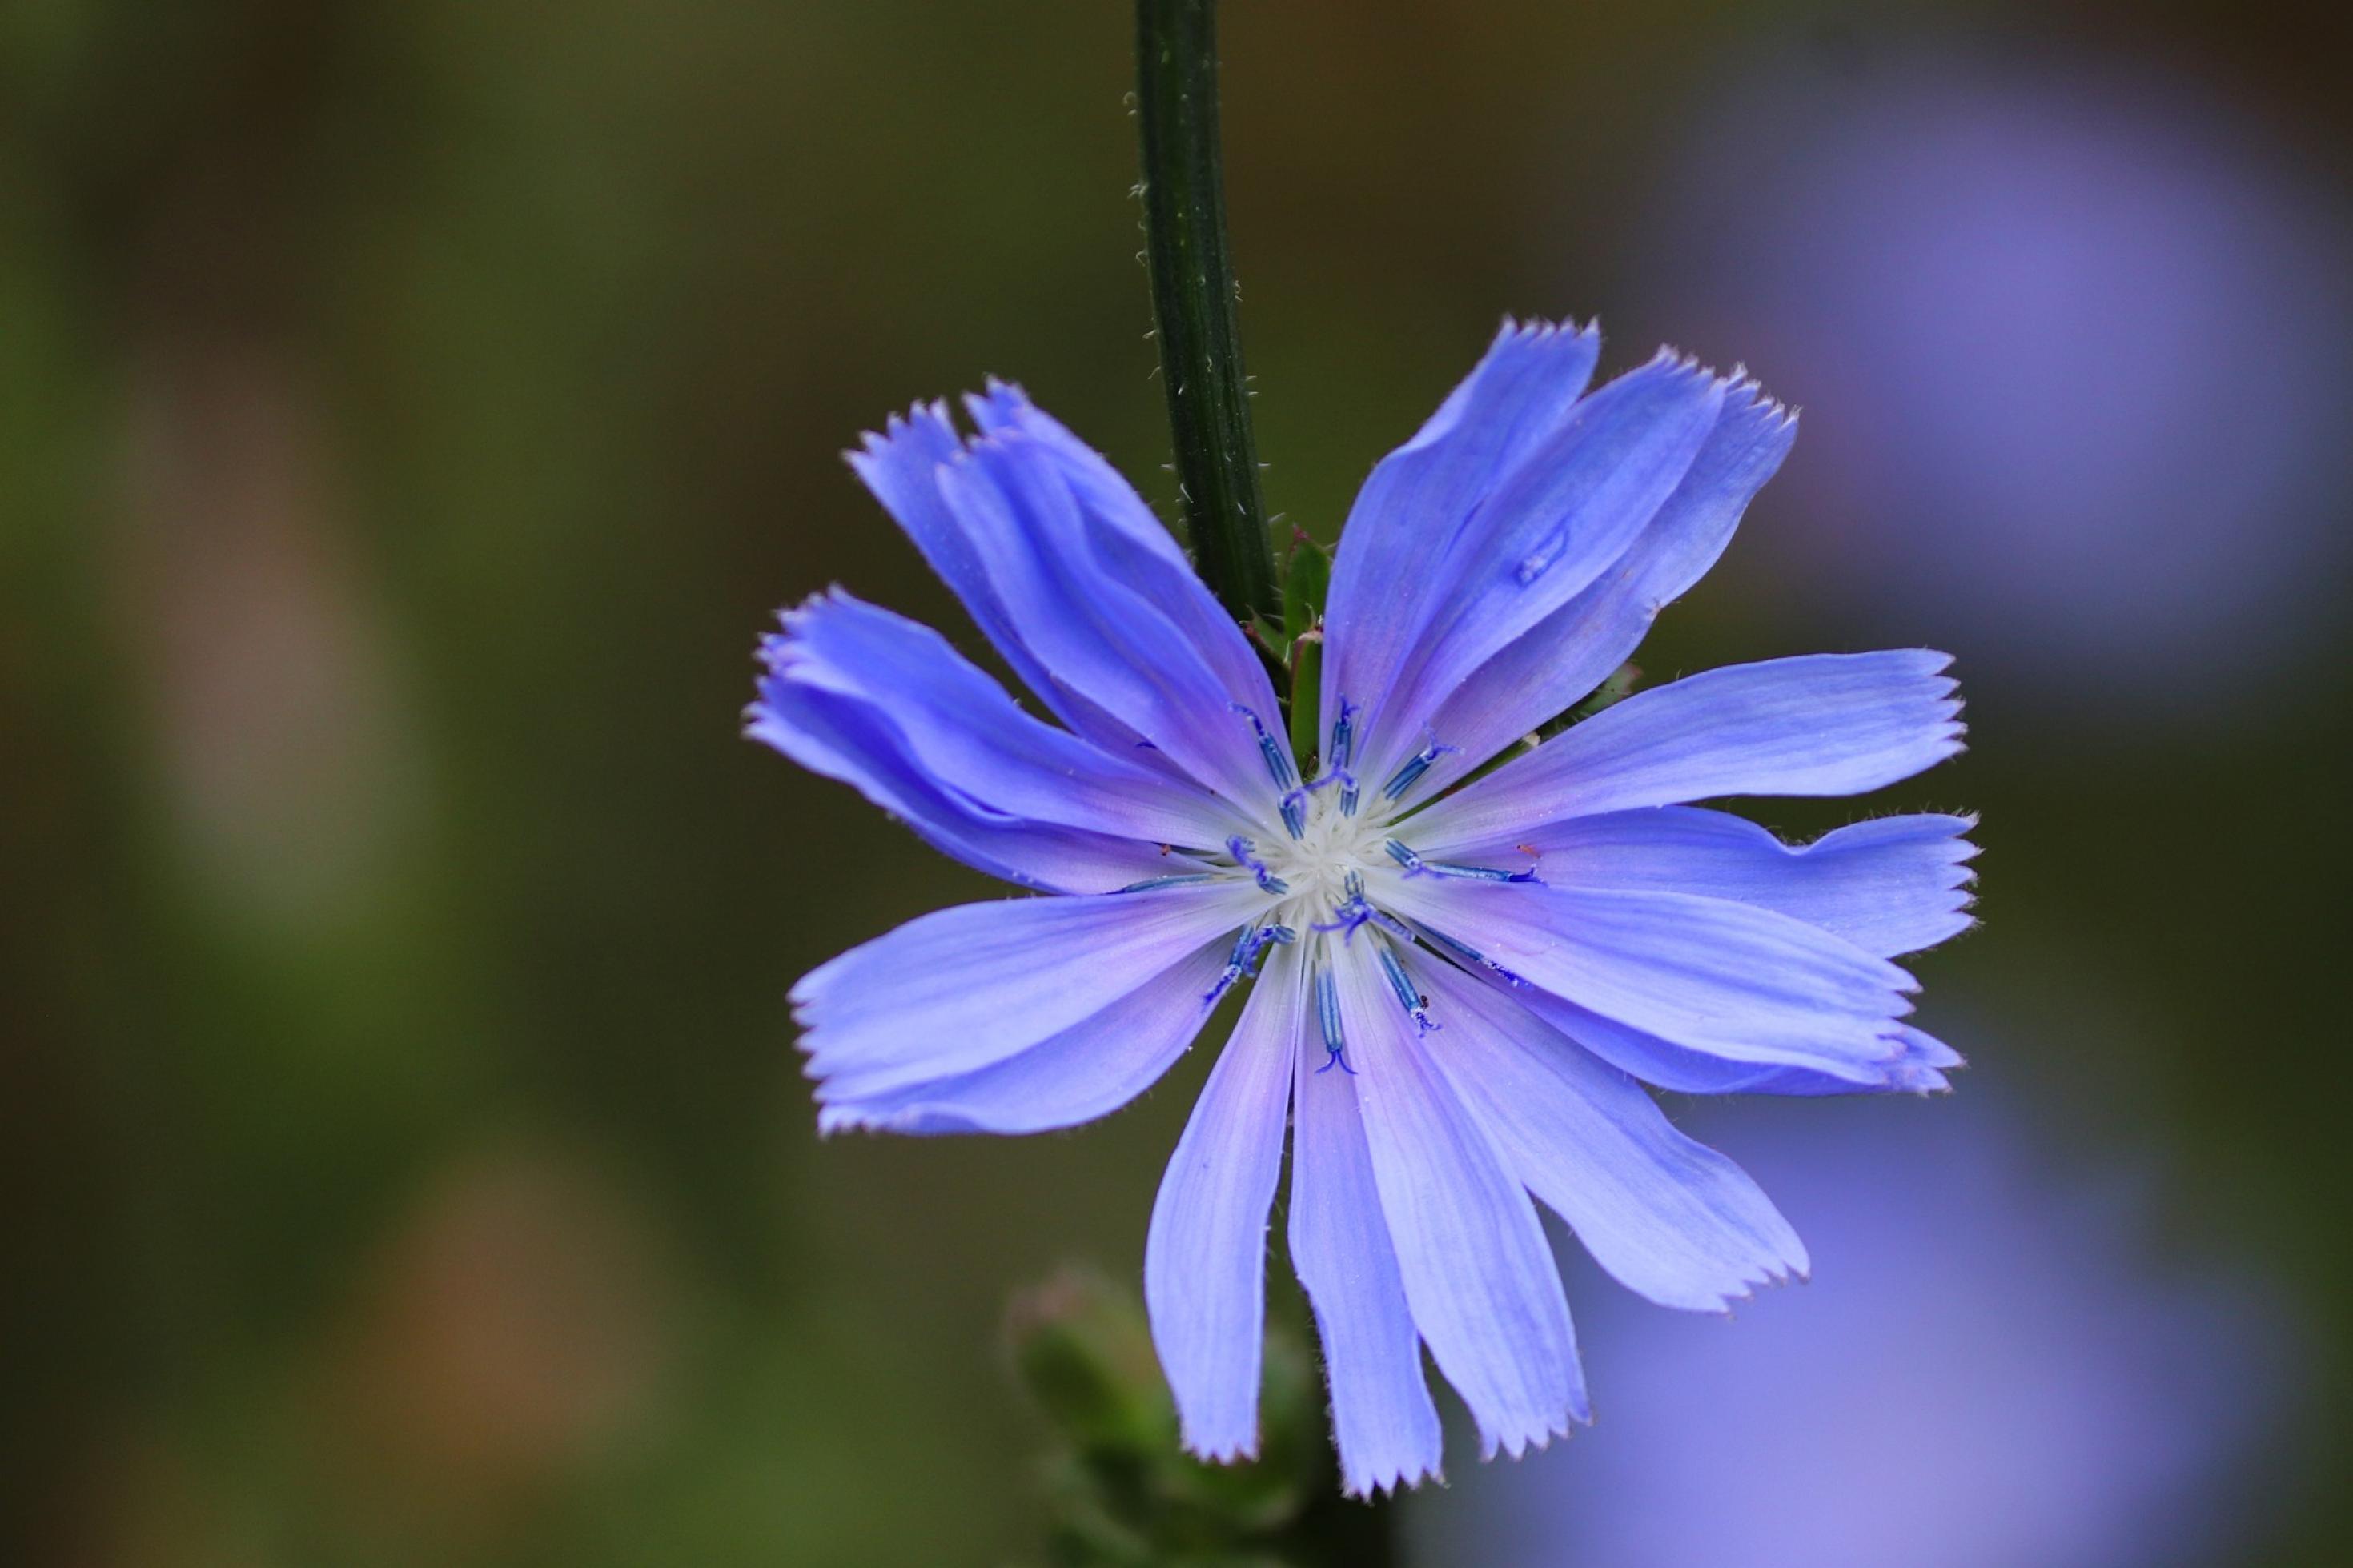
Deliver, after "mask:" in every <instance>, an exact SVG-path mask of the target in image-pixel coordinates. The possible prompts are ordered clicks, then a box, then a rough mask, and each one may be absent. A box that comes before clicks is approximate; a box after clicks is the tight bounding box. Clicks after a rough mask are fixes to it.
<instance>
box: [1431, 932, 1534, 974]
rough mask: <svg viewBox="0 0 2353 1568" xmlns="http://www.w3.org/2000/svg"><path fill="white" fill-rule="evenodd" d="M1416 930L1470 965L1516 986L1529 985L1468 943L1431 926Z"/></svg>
mask: <svg viewBox="0 0 2353 1568" xmlns="http://www.w3.org/2000/svg"><path fill="white" fill-rule="evenodd" d="M1415 929H1416V930H1418V931H1420V932H1421V934H1422V935H1424V936H1426V937H1428V938H1429V939H1430V941H1431V942H1435V943H1437V944H1438V945H1439V946H1440V947H1442V948H1445V949H1446V950H1447V951H1448V952H1451V953H1454V954H1455V955H1456V956H1458V957H1460V958H1462V959H1464V960H1466V961H1467V962H1469V963H1475V964H1477V965H1478V966H1479V967H1480V968H1482V969H1483V970H1486V971H1487V972H1488V973H1491V974H1495V975H1498V976H1501V977H1502V978H1503V979H1504V980H1505V981H1507V982H1509V983H1510V984H1514V985H1525V984H1527V982H1526V981H1525V980H1523V979H1521V978H1520V977H1519V976H1518V975H1516V974H1514V973H1512V972H1511V971H1510V970H1508V969H1506V968H1504V966H1503V965H1502V964H1500V963H1496V962H1495V961H1494V960H1493V959H1492V958H1490V957H1488V956H1487V955H1486V954H1485V953H1483V952H1480V951H1479V950H1478V949H1477V948H1475V947H1472V946H1471V945H1470V944H1469V943H1468V942H1457V941H1455V940H1454V939H1453V938H1452V937H1451V936H1449V935H1447V934H1446V933H1445V932H1444V931H1439V930H1437V929H1436V928H1434V927H1431V926H1417V927H1416V928H1415Z"/></svg>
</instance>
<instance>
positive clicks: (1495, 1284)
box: [1326, 942, 1593, 1456]
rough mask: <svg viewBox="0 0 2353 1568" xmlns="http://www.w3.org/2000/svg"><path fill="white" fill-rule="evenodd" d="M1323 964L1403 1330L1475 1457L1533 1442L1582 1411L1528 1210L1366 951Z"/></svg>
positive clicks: (1571, 1338) (1568, 1338)
mask: <svg viewBox="0 0 2353 1568" xmlns="http://www.w3.org/2000/svg"><path fill="white" fill-rule="evenodd" d="M1334 968H1335V973H1336V974H1337V976H1338V980H1339V987H1340V1009H1341V1016H1342V1017H1343V1019H1344V1020H1345V1029H1346V1034H1347V1042H1348V1050H1349V1053H1350V1055H1351V1056H1353V1057H1354V1058H1355V1071H1356V1100H1357V1104H1358V1106H1359V1108H1360V1109H1361V1110H1362V1112H1363V1117H1364V1126H1365V1143H1366V1148H1367V1149H1368V1150H1370V1152H1371V1153H1372V1158H1373V1180H1374V1184H1375V1185H1376V1186H1377V1188H1378V1189H1379V1192H1380V1196H1381V1214H1382V1215H1383V1216H1384V1217H1385V1218H1386V1219H1387V1220H1388V1227H1389V1237H1390V1240H1391V1242H1392V1244H1393V1245H1394V1246H1395V1247H1396V1248H1397V1258H1398V1277H1399V1278H1400V1279H1402V1280H1403V1281H1404V1284H1405V1295H1406V1300H1407V1301H1408V1302H1409V1304H1410V1305H1411V1307H1412V1309H1413V1321H1414V1326H1415V1327H1416V1328H1417V1329H1419V1331H1420V1332H1421V1337H1422V1341H1423V1342H1424V1343H1426V1344H1428V1345H1429V1346H1430V1357H1431V1359H1432V1360H1434V1361H1436V1362H1437V1363H1438V1369H1439V1371H1440V1372H1441V1373H1445V1374H1446V1380H1447V1382H1449V1383H1451V1384H1453V1385H1454V1388H1455V1391H1456V1392H1457V1393H1459V1394H1461V1396H1462V1401H1463V1403H1464V1404H1465V1405H1469V1406H1470V1409H1471V1415H1472V1420H1473V1421H1474V1422H1475V1423H1476V1424H1477V1426H1478V1427H1479V1435H1480V1443H1481V1447H1482V1452H1483V1453H1484V1454H1486V1455H1488V1456H1493V1454H1494V1452H1495V1451H1496V1450H1497V1449H1498V1448H1501V1449H1503V1450H1504V1451H1505V1452H1507V1453H1510V1454H1512V1455H1514V1456H1517V1455H1518V1454H1520V1453H1522V1452H1523V1451H1525V1449H1526V1448H1528V1447H1543V1446H1544V1445H1545V1444H1546V1443H1547V1442H1549V1441H1550V1440H1551V1439H1552V1437H1553V1436H1555V1435H1556V1434H1566V1433H1567V1430H1568V1424H1569V1422H1570V1421H1571V1420H1572V1419H1575V1420H1577V1421H1589V1420H1591V1419H1592V1418H1593V1417H1592V1411H1591V1408H1590V1406H1589V1405H1588V1403H1587V1401H1586V1395H1585V1382H1584V1377H1583V1375H1582V1373H1581V1372H1580V1371H1579V1369H1578V1366H1577V1340H1576V1335H1575V1334H1574V1332H1573V1331H1571V1329H1570V1327H1569V1321H1568V1300H1567V1297H1566V1296H1565V1295H1563V1294H1562V1291H1561V1286H1560V1273H1559V1270H1558V1269H1557V1268H1555V1267H1554V1263H1553V1257H1552V1251H1551V1248H1550V1247H1548V1246H1547V1245H1546V1241H1545V1236H1544V1227H1543V1226H1542V1225H1541V1224H1540V1223H1539V1222H1538V1221H1537V1219H1536V1213H1535V1206H1534V1205H1531V1204H1530V1203H1529V1202H1528V1194H1527V1193H1526V1191H1525V1189H1524V1188H1523V1187H1522V1186H1521V1185H1520V1183H1519V1180H1518V1178H1517V1177H1516V1176H1515V1175H1514V1173H1512V1172H1511V1171H1510V1170H1508V1169H1506V1168H1505V1165H1504V1161H1503V1159H1502V1157H1501V1156H1500V1155H1499V1154H1498V1152H1497V1151H1496V1149H1495V1147H1494V1145H1493V1143H1492V1142H1490V1141H1489V1139H1488V1137H1487V1134H1486V1132H1485V1131H1484V1129H1483V1128H1482V1126H1481V1124H1480V1121H1479V1120H1478V1118H1477V1117H1475V1116H1474V1115H1472V1112H1471V1110H1469V1109H1468V1108H1467V1107H1466V1106H1464V1104H1463V1103H1462V1100H1461V1098H1460V1097H1459V1096H1458V1095H1457V1094H1456V1093H1455V1092H1454V1090H1453V1089H1452V1088H1451V1086H1450V1085H1449V1084H1448V1083H1447V1081H1446V1079H1445V1078H1444V1077H1443V1076H1441V1074H1440V1072H1439V1070H1438V1068H1436V1067H1434V1066H1433V1065H1432V1064H1431V1062H1430V1056H1431V1055H1432V1054H1433V1053H1432V1051H1431V1050H1430V1049H1427V1048H1425V1047H1424V1044H1423V1042H1422V1041H1421V1039H1420V1038H1419V1037H1418V1035H1417V1032H1416V1031H1415V1029H1414V1028H1413V1027H1412V1026H1410V1025H1409V1022H1408V1020H1407V1017H1406V1015H1405V1012H1404V1010H1403V1009H1402V1008H1400V1007H1399V1006H1398V1000H1397V997H1396V995H1395V994H1394V993H1393V992H1392V991H1391V990H1390V988H1389V985H1388V982H1387V980H1386V979H1384V978H1383V977H1382V975H1381V973H1380V972H1379V970H1378V969H1377V968H1376V967H1375V963H1374V959H1373V957H1372V943H1370V942H1365V943H1361V944H1358V945H1356V946H1354V947H1350V946H1346V945H1343V946H1342V947H1341V948H1340V949H1339V950H1338V952H1336V953H1335V955H1334ZM1431 1038H1432V1039H1433V1040H1434V1041H1437V1042H1439V1044H1438V1047H1437V1048H1440V1049H1444V1048H1449V1047H1451V1042H1448V1041H1446V1040H1445V1039H1444V1037H1443V1036H1434V1037H1431ZM1326 1076H1330V1075H1326Z"/></svg>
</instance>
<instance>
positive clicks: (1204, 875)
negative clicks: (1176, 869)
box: [1120, 871, 1217, 893]
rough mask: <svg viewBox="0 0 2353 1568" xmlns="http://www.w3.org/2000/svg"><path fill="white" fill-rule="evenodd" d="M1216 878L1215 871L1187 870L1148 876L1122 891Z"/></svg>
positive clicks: (1147, 890) (1211, 880) (1169, 886)
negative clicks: (1172, 873)
mask: <svg viewBox="0 0 2353 1568" xmlns="http://www.w3.org/2000/svg"><path fill="white" fill-rule="evenodd" d="M1215 880H1217V873H1216V872H1214V871H1187V872H1185V873H1183V874H1182V875H1179V876H1174V877H1146V878H1145V879H1144V880H1143V881H1141V882H1130V883H1129V884H1128V885H1127V886H1126V887H1124V888H1122V889H1120V891H1121V892H1123V893H1148V892H1150V891H1152V889H1155V888H1176V887H1181V886H1183V885H1184V884H1186V883H1187V882H1213V881H1215Z"/></svg>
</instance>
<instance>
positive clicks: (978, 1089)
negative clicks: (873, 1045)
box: [817, 937, 1232, 1137]
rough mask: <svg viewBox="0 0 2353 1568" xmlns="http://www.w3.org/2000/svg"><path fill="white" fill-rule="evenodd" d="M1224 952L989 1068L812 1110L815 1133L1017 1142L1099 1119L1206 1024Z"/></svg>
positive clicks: (1191, 962)
mask: <svg viewBox="0 0 2353 1568" xmlns="http://www.w3.org/2000/svg"><path fill="white" fill-rule="evenodd" d="M1231 947H1232V944H1231V943H1230V942H1228V941H1226V940H1225V939H1224V938H1223V937H1220V938H1219V940H1217V941H1216V942H1210V943H1208V944H1207V945H1205V946H1203V947H1201V948H1199V949H1198V950H1197V951H1196V952H1194V953H1193V954H1192V955H1191V956H1190V957H1187V958H1185V959H1181V960H1179V961H1178V962H1177V963H1176V966H1175V967H1174V968H1171V969H1169V970H1168V971H1167V972H1166V973H1163V974H1162V975H1160V976H1159V977H1158V978H1157V979H1155V980H1153V981H1150V982H1148V983H1147V984H1145V985H1143V986H1141V987H1139V988H1138V989H1137V990H1135V991H1134V992H1132V993H1130V994H1128V995H1126V996H1124V997H1122V998H1120V999H1119V1000H1118V1001H1116V1002H1114V1003H1113V1004H1112V1005H1110V1006H1108V1007H1105V1008H1104V1009H1103V1011H1102V1012H1100V1013H1097V1014H1095V1015H1093V1016H1091V1017H1088V1018H1085V1019H1082V1020H1081V1021H1080V1022H1079V1023H1076V1024H1073V1025H1071V1026H1070V1027H1069V1028H1067V1029H1064V1030H1063V1031H1062V1032H1061V1033H1060V1034H1058V1035H1055V1036H1053V1037H1050V1038H1049V1039H1045V1040H1041V1041H1039V1043H1038V1044H1037V1045H1034V1046H1031V1047H1028V1048H1027V1049H1025V1050H1022V1051H1019V1052H1018V1053H1016V1054H1015V1055H1013V1056H1010V1057H1008V1058H1005V1059H1004V1060H1002V1061H999V1062H996V1063H994V1064H992V1065H990V1066H988V1067H984V1068H974V1069H973V1070H971V1071H969V1072H961V1073H955V1074H951V1075H950V1076H948V1077H946V1078H939V1079H923V1080H922V1081H920V1082H916V1083H912V1084H909V1085H908V1086H907V1087H905V1088H904V1089H897V1090H894V1091H890V1092H886V1093H882V1094H878V1095H875V1096H873V1097H871V1098H870V1099H866V1100H839V1099H837V1100H828V1102H827V1103H825V1104H823V1105H821V1106H819V1107H818V1119H817V1124H818V1131H822V1132H839V1131H847V1130H849V1129H853V1128H860V1129H864V1130H867V1131H875V1132H902V1133H909V1134H913V1135H916V1136H923V1137H928V1136H934V1135H938V1134H943V1133H960V1132H993V1133H999V1134H1008V1135H1009V1134H1018V1133H1027V1132H1044V1131H1050V1130H1052V1129H1055V1128H1060V1127H1076V1126H1078V1125H1079V1124H1080V1123H1081V1122H1084V1121H1093V1120H1095V1118H1097V1117H1099V1116H1108V1115H1110V1114H1111V1113H1112V1112H1113V1111H1114V1110H1118V1109H1119V1108H1120V1107H1121V1106H1123V1105H1125V1104H1126V1103H1127V1102H1128V1101H1129V1100H1134V1098H1135V1097H1136V1096H1137V1095H1139V1094H1142V1093H1143V1092H1144V1091H1145V1089H1150V1088H1151V1087H1152V1086H1153V1085H1154V1084H1155V1083H1157V1082H1158V1081H1159V1080H1160V1076H1161V1075H1162V1074H1163V1073H1165V1072H1166V1071H1167V1070H1168V1068H1169V1067H1170V1065H1171V1064H1172V1063H1174V1062H1175V1061H1176V1058H1178V1057H1180V1056H1182V1055H1183V1054H1184V1053H1185V1050H1186V1047H1188V1046H1190V1045H1191V1044H1192V1043H1193V1040H1194V1037H1196V1036H1198V1034H1199V1033H1200V1032H1201V1026H1202V1025H1203V1024H1205V1023H1207V1022H1208V1017H1209V1010H1208V1008H1206V1007H1204V1006H1202V1005H1200V1003H1201V999H1202V997H1204V996H1205V995H1207V994H1208V992H1209V989H1210V987H1211V986H1212V985H1214V984H1217V979H1218V976H1219V973H1220V972H1222V971H1223V969H1224V967H1225V963H1226V955H1227V953H1228V952H1229V951H1230V950H1231Z"/></svg>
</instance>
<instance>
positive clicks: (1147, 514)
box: [965, 381, 1276, 725]
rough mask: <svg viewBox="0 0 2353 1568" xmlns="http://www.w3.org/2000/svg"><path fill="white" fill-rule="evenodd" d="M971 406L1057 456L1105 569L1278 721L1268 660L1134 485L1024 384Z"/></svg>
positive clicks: (1236, 697) (995, 391)
mask: <svg viewBox="0 0 2353 1568" xmlns="http://www.w3.org/2000/svg"><path fill="white" fill-rule="evenodd" d="M965 406H967V407H968V408H969V409H970V410H971V411H972V416H973V421H974V423H976V424H977V425H978V426H980V427H981V428H982V429H983V430H986V431H992V432H996V431H1012V432H1016V433H1018V434H1019V435H1021V436H1025V437H1029V439H1030V440H1031V441H1033V442H1034V443H1035V444H1036V446H1037V447H1039V448H1040V449H1041V450H1043V451H1044V452H1045V453H1046V454H1047V455H1048V456H1049V457H1050V458H1052V459H1053V461H1054V464H1055V466H1056V467H1057V468H1059V469H1060V472H1061V475H1062V479H1063V480H1064V482H1065V483H1067V484H1068V485H1069V486H1070V489H1071V495H1072V496H1073V497H1074V498H1076V500H1077V501H1078V503H1079V510H1080V513H1081V515H1082V517H1083V518H1084V519H1085V521H1086V527H1087V533H1088V537H1089V538H1090V539H1091V540H1092V542H1094V545H1095V548H1096V550H1097V552H1099V554H1100V556H1101V559H1102V561H1103V567H1104V569H1105V570H1106V571H1107V572H1109V573H1110V574H1112V575H1113V576H1115V577H1117V578H1119V579H1120V580H1121V581H1123V582H1124V583H1125V584H1128V586H1130V587H1131V588H1133V589H1134V590H1135V592H1136V593H1137V594H1139V595H1142V596H1143V597H1144V598H1145V600H1147V601H1149V602H1150V603H1151V604H1152V605H1154V606H1155V608H1157V609H1158V610H1159V611H1160V612H1161V613H1162V614H1164V615H1166V616H1167V617H1168V619H1169V621H1170V623H1171V624H1173V625H1174V626H1176V628H1177V630H1178V631H1179V632H1181V633H1183V634H1184V637H1185V638H1186V640H1187V642H1188V643H1190V644H1191V646H1192V647H1193V649H1194V651H1195V652H1196V653H1197V654H1198V656H1199V657H1200V659H1201V661H1202V662H1203V663H1204V664H1206V665H1208V667H1209V668H1210V669H1211V670H1213V671H1214V672H1215V673H1216V676H1217V679H1218V683H1219V686H1220V687H1222V688H1223V689H1225V692H1226V694H1227V697H1228V699H1229V700H1231V701H1234V702H1238V703H1240V704H1241V705H1242V706H1243V707H1245V708H1248V709H1250V710H1251V711H1252V712H1255V713H1257V714H1259V715H1260V716H1261V718H1262V719H1264V720H1265V721H1266V722H1267V723H1268V724H1269V725H1272V724H1273V723H1274V714H1275V710H1276V703H1275V695H1274V688H1273V687H1272V686H1271V684H1269V682H1268V680H1267V673H1266V666H1265V664H1264V663H1263V662H1261V659H1260V658H1259V657H1258V655H1257V654H1255V653H1253V652H1252V651H1251V650H1250V643H1249V641H1248V639H1246V638H1245V637H1243V635H1242V630H1241V628H1240V626H1237V625H1236V624H1235V622H1234V617H1233V616H1231V615H1230V614H1229V613H1228V612H1227V610H1226V609H1225V607H1224V606H1223V605H1219V603H1218V601H1217V599H1216V597H1215V596H1214V595H1211V594H1210V592H1209V590H1208V587H1207V586H1206V585H1205V584H1203V583H1202V581H1201V579H1200V577H1199V575H1198V574H1196V573H1195V572H1194V570H1193V563H1191V562H1190V561H1187V559H1186V558H1185V552H1184V551H1182V550H1181V549H1179V548H1177V544H1176V540H1175V539H1174V538H1173V537H1171V536H1170V534H1169V532H1168V530H1167V529H1166V528H1165V527H1163V526H1162V524H1161V521H1160V520H1159V519H1158V518H1157V517H1155V516H1154V515H1153V512H1152V508H1151V507H1150V506H1148V505H1146V504H1145V500H1144V498H1143V497H1142V496H1140V495H1138V494H1136V493H1135V487H1134V486H1133V485H1131V484H1129V483H1128V482H1127V481H1126V480H1125V479H1123V478H1121V477H1120V473H1119V470H1118V469H1116V468H1113V467H1112V466H1111V465H1110V464H1109V463H1107V462H1105V461H1104V460H1103V457H1102V455H1101V454H1100V453H1098V452H1096V451H1095V450H1094V448H1092V447H1089V446H1088V445H1087V444H1086V443H1085V442H1083V441H1082V440H1080V439H1079V438H1078V437H1076V436H1073V435H1071V432H1070V430H1069V429H1068V428H1066V427H1065V426H1063V425H1062V423H1061V422H1060V420H1058V419H1056V418H1054V417H1053V416H1051V415H1049V414H1048V413H1046V412H1045V410H1043V409H1041V408H1039V407H1038V406H1037V405H1035V404H1033V403H1031V402H1030V401H1029V396H1028V395H1027V394H1025V393H1024V392H1023V391H1022V390H1021V389H1020V388H1019V387H1018V386H1014V385H1011V384H1008V383H1005V382H995V381H993V382H991V383H990V384H989V388H988V393H987V395H986V396H984V397H971V398H967V399H965Z"/></svg>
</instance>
